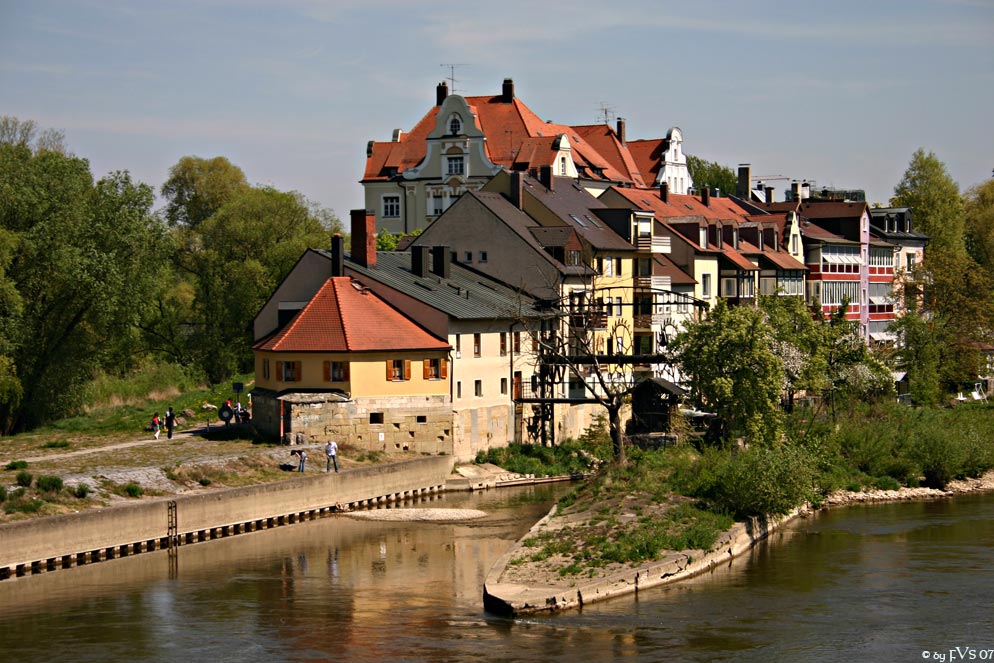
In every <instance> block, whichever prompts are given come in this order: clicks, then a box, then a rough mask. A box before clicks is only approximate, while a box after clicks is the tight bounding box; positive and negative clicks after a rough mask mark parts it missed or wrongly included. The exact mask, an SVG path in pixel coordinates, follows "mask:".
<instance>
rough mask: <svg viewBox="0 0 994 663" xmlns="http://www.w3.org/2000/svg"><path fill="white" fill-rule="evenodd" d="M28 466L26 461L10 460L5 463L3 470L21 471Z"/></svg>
mask: <svg viewBox="0 0 994 663" xmlns="http://www.w3.org/2000/svg"><path fill="white" fill-rule="evenodd" d="M27 466H28V461H26V460H12V461H10V462H9V463H7V464H6V465H5V466H4V468H3V469H5V470H23V469H25V468H26V467H27Z"/></svg>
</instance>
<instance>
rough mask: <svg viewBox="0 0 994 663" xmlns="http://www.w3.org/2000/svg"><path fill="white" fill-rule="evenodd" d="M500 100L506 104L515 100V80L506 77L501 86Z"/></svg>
mask: <svg viewBox="0 0 994 663" xmlns="http://www.w3.org/2000/svg"><path fill="white" fill-rule="evenodd" d="M500 100H501V101H502V102H504V103H505V104H509V103H511V102H512V101H514V81H513V80H512V79H510V78H505V79H504V85H502V86H501V90H500Z"/></svg>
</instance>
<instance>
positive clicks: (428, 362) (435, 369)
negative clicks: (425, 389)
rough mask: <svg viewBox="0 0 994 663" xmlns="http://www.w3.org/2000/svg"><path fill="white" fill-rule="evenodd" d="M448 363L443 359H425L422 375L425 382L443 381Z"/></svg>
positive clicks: (446, 375)
mask: <svg viewBox="0 0 994 663" xmlns="http://www.w3.org/2000/svg"><path fill="white" fill-rule="evenodd" d="M448 366H449V362H447V361H446V360H445V359H440V358H439V359H425V360H424V369H423V375H422V377H424V379H425V380H444V379H445V378H447V377H448V370H447V369H448Z"/></svg>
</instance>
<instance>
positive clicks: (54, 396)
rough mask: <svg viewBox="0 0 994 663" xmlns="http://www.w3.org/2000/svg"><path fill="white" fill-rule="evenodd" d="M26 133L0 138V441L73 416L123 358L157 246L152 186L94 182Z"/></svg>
mask: <svg viewBox="0 0 994 663" xmlns="http://www.w3.org/2000/svg"><path fill="white" fill-rule="evenodd" d="M27 124H28V125H29V126H19V125H17V124H16V121H14V120H10V119H6V120H5V122H4V128H3V131H2V132H0V133H2V135H3V136H5V137H6V138H5V140H6V142H0V228H2V231H0V267H2V268H3V271H4V275H3V278H2V279H0V307H3V309H4V311H3V312H4V319H3V322H2V323H0V335H2V337H3V338H2V340H0V355H2V356H3V357H4V359H3V361H0V382H2V383H3V386H2V387H0V391H2V392H3V396H0V426H2V427H3V430H4V432H11V431H16V430H24V429H26V428H29V427H32V426H34V425H37V424H39V423H42V422H44V421H47V420H50V419H51V418H53V417H56V416H62V415H65V414H70V413H72V412H74V411H76V410H77V408H78V407H79V405H80V404H81V402H82V388H83V386H84V385H85V384H86V382H87V381H88V380H89V379H90V377H91V376H92V375H93V374H94V372H95V371H98V370H102V369H104V368H108V367H119V366H120V363H121V361H122V360H123V359H124V358H126V357H127V356H128V355H129V353H130V346H129V330H132V329H133V328H134V322H135V320H136V319H137V318H138V317H140V315H141V312H142V310H143V305H144V303H145V302H146V301H147V296H148V287H149V284H150V283H152V282H154V280H155V277H154V273H155V272H156V270H157V269H158V263H157V262H156V261H155V260H154V259H153V256H154V253H155V249H154V247H155V243H156V241H157V239H158V238H159V237H160V236H161V228H160V227H158V226H157V225H156V223H155V220H154V218H153V217H152V215H151V213H150V210H151V206H152V200H153V195H152V190H151V188H150V187H148V186H147V185H144V184H141V183H136V182H133V181H132V180H131V178H130V176H129V175H128V174H127V173H113V174H111V175H109V176H107V177H106V178H103V179H101V180H100V181H98V182H94V181H93V177H92V175H91V174H90V170H89V164H88V163H87V161H86V160H85V159H80V158H77V157H74V156H70V155H68V154H67V153H66V152H65V150H64V149H57V148H59V144H58V141H57V140H55V139H54V138H52V136H53V134H52V133H51V132H44V133H42V134H41V135H40V136H39V135H38V134H37V132H36V130H35V129H34V127H33V123H27ZM45 136H47V137H48V138H45Z"/></svg>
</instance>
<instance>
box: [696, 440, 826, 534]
mask: <svg viewBox="0 0 994 663" xmlns="http://www.w3.org/2000/svg"><path fill="white" fill-rule="evenodd" d="M718 462H719V464H718V465H717V466H716V467H715V468H714V479H715V480H716V481H715V483H712V484H711V485H705V486H701V489H703V491H702V492H703V493H704V494H701V495H699V496H700V497H705V498H707V499H709V500H710V501H711V502H712V503H713V505H714V507H715V508H716V509H717V510H718V511H723V512H726V513H730V514H732V515H734V516H735V517H736V518H746V517H749V516H761V515H765V514H785V513H787V512H789V511H790V510H791V509H794V508H795V507H798V506H800V505H802V504H804V503H805V502H807V501H808V500H809V499H811V497H812V496H813V494H814V491H813V486H814V478H815V473H814V470H813V468H812V466H811V462H810V460H809V458H808V457H807V456H806V455H805V454H804V453H803V452H802V451H801V450H799V449H797V448H795V447H793V446H790V445H786V444H785V445H781V446H779V447H752V448H749V449H747V450H745V451H740V452H738V453H736V454H735V455H733V456H726V457H725V459H724V461H723V462H721V461H718Z"/></svg>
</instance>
